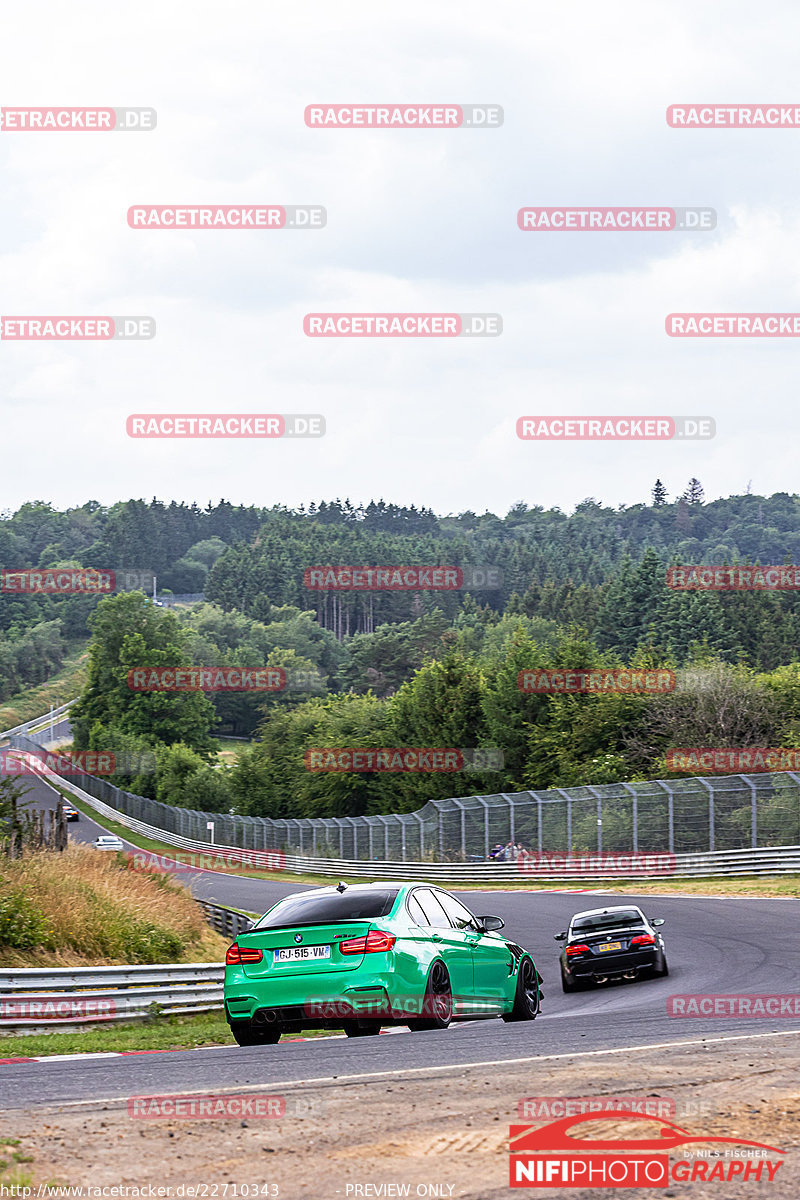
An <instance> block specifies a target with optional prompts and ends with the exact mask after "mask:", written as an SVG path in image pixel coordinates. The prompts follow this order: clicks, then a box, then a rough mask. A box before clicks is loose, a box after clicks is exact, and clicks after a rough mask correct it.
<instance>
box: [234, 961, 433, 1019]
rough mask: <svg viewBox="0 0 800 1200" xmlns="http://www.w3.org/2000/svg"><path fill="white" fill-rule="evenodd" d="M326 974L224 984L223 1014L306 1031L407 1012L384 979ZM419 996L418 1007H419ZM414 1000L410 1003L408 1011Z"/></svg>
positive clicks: (403, 1001) (404, 1000) (243, 979)
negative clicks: (348, 1021) (296, 1025)
mask: <svg viewBox="0 0 800 1200" xmlns="http://www.w3.org/2000/svg"><path fill="white" fill-rule="evenodd" d="M353 976H354V973H353V972H350V971H347V972H336V971H330V972H326V973H325V974H324V975H321V974H320V975H316V976H314V977H309V976H306V977H303V976H295V977H294V978H291V977H287V978H285V979H281V980H280V981H271V982H270V984H269V985H267V984H266V983H264V984H259V981H258V980H256V979H253V978H252V977H248V976H246V975H244V974H240V975H239V977H238V978H237V979H236V980H235V981H226V984H225V1015H226V1017H227V1019H228V1022H229V1023H230V1022H231V1021H233V1022H236V1021H258V1022H259V1023H260V1022H262V1021H265V1020H268V1021H274V1020H279V1021H281V1022H288V1023H291V1024H296V1023H297V1022H298V1021H300V1022H302V1025H303V1028H306V1029H315V1028H318V1029H341V1027H342V1021H343V1020H352V1019H354V1018H355V1019H358V1018H367V1017H372V1018H374V1019H381V1020H385V1021H387V1023H388V1021H390V1020H391V1019H393V1017H395V1016H398V1017H399V1016H401V1015H402V1013H403V1011H405V1010H406V1009H407V1008H408V1007H409V997H407V996H403V997H402V998H400V997H396V996H393V995H392V988H391V981H390V979H388V978H387V977H386V976H384V975H375V976H372V977H366V978H365V976H364V975H363V974H362V973H360V972H359V973H358V975H357V978H354V977H353ZM421 1000H422V998H421V997H420V999H419V1003H420V1004H421ZM413 1003H414V1001H413V1000H412V1001H411V1005H412V1006H413Z"/></svg>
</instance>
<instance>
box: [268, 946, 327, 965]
mask: <svg viewBox="0 0 800 1200" xmlns="http://www.w3.org/2000/svg"><path fill="white" fill-rule="evenodd" d="M330 956H331V948H330V946H283V947H281V949H280V950H276V951H275V962H276V963H287V962H309V961H312V960H314V961H316V960H317V959H320V958H330Z"/></svg>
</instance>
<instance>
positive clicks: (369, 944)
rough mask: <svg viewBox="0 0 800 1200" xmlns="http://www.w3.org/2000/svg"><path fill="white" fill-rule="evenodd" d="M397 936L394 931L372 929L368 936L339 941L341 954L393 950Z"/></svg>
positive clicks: (380, 952)
mask: <svg viewBox="0 0 800 1200" xmlns="http://www.w3.org/2000/svg"><path fill="white" fill-rule="evenodd" d="M396 941H397V938H396V937H395V936H394V934H392V933H384V932H383V930H382V929H370V931H369V933H368V934H367V935H366V937H357V938H350V940H349V941H347V942H340V943H339V953H340V954H385V953H386V951H387V950H391V948H392V946H393V945H394V944H395V942H396Z"/></svg>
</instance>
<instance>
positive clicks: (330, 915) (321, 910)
mask: <svg viewBox="0 0 800 1200" xmlns="http://www.w3.org/2000/svg"><path fill="white" fill-rule="evenodd" d="M398 890H399V889H398V888H380V889H379V888H370V889H369V890H367V889H366V888H348V889H347V891H346V892H342V893H341V894H340V893H339V892H336V893H334V894H333V895H331V894H330V893H328V894H327V895H325V896H320V895H318V894H317V893H316V892H308V893H306V894H305V895H301V896H289V897H288V899H286V900H281V901H279V903H278V904H276V905H275V907H274V908H271V909H270V910H269V912H267V913H264V916H263V917H262V918H261V920H260V921H259V922H258V923H257V924H256V926H255V928H256V929H283V928H285V927H286V926H287V925H328V924H336V922H337V921H365V920H369V921H371V920H372V919H373V918H375V917H385V916H386V915H387V913H390V912H391V911H392V908H393V906H394V902H395V900H396V899H397V893H398Z"/></svg>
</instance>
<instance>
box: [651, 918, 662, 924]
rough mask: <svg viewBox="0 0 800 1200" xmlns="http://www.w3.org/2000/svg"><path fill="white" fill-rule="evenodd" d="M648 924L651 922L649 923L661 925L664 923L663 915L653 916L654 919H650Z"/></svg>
mask: <svg viewBox="0 0 800 1200" xmlns="http://www.w3.org/2000/svg"><path fill="white" fill-rule="evenodd" d="M650 924H651V925H663V924H664V917H656V918H655V920H653V921H651V922H650Z"/></svg>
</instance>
